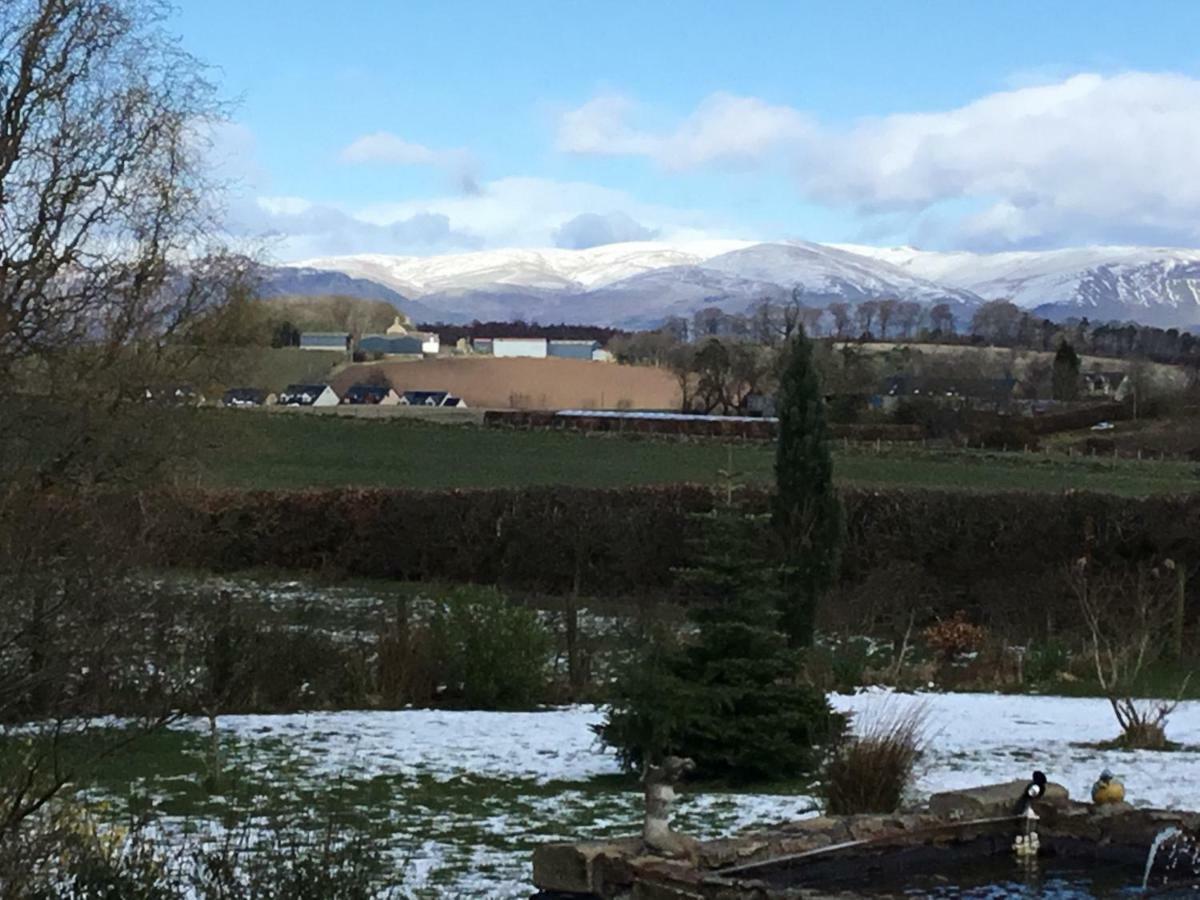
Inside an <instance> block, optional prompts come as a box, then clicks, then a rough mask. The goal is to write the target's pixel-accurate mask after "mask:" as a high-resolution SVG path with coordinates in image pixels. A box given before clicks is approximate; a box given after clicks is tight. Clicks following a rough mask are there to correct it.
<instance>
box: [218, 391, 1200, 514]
mask: <svg viewBox="0 0 1200 900" xmlns="http://www.w3.org/2000/svg"><path fill="white" fill-rule="evenodd" d="M200 415H202V416H203V417H204V428H203V434H204V437H205V443H204V445H203V447H202V448H201V463H202V468H201V472H200V475H199V477H200V479H201V481H202V483H204V484H206V485H209V486H215V487H236V488H262V489H290V490H298V489H303V488H322V487H337V486H358V487H415V488H427V489H433V488H472V487H517V486H523V485H547V484H571V485H577V486H585V487H621V486H627V485H636V484H663V483H671V482H696V483H713V482H715V481H717V480H718V477H719V475H718V473H719V471H720V470H722V469H726V468H728V467H729V466H730V465H731V464H732V467H733V469H734V470H735V471H736V472H738V473H739V475H740V477H741V480H743V481H744V482H746V483H749V484H754V483H768V482H769V481H770V480H771V479H772V477H773V476H772V465H773V462H774V450H773V447H771V446H769V445H765V444H730V443H721V442H716V441H687V442H684V441H674V440H665V439H646V438H632V437H618V436H614V435H584V434H577V433H570V432H544V431H515V430H514V431H509V430H503V429H487V428H481V427H475V426H463V425H458V426H443V425H435V424H429V423H425V422H415V421H405V420H396V419H387V420H380V419H370V420H368V419H350V418H342V417H335V416H320V415H306V414H302V413H301V414H294V415H292V414H264V413H262V412H259V411H251V410H246V411H225V410H221V411H216V410H204V411H202V412H201V413H200ZM835 458H836V474H837V478H838V480H839V481H841V482H842V483H844V484H853V485H864V486H887V485H892V486H905V487H928V488H962V489H969V490H980V491H994V490H1036V491H1060V490H1095V491H1105V492H1110V493H1116V494H1123V495H1127V496H1141V495H1146V494H1152V493H1172V492H1176V493H1178V492H1191V491H1195V490H1200V468H1198V467H1197V466H1196V465H1194V464H1190V463H1180V462H1152V461H1137V460H1112V459H1107V458H1105V459H1100V458H1088V457H1075V458H1072V459H1068V458H1066V457H1064V456H1044V455H1041V454H1036V453H1033V454H1023V453H989V452H982V451H954V452H945V451H933V450H930V451H924V450H921V449H920V448H915V447H914V448H898V447H897V448H884V449H883V450H882V451H881V452H876V451H875V449H874V448H873V447H854V446H851V447H848V448H847V447H839V448H838V449H837V451H836V453H835Z"/></svg>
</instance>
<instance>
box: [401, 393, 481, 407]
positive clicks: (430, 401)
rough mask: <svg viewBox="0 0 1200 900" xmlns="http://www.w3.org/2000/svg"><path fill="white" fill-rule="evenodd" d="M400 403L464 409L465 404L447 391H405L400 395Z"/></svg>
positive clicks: (402, 404)
mask: <svg viewBox="0 0 1200 900" xmlns="http://www.w3.org/2000/svg"><path fill="white" fill-rule="evenodd" d="M400 405H401V406H433V407H441V408H458V409H465V408H466V405H467V404H466V403H464V402H463V401H462V398H461V397H455V396H454V395H452V394H451V393H449V392H448V391H405V392H404V393H403V394H401V395H400Z"/></svg>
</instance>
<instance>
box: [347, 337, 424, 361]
mask: <svg viewBox="0 0 1200 900" xmlns="http://www.w3.org/2000/svg"><path fill="white" fill-rule="evenodd" d="M358 349H359V350H361V351H363V352H364V353H379V354H382V355H383V356H422V355H424V353H425V351H424V344H423V342H422V341H421V338H419V337H418V336H416V335H413V334H405V335H391V334H368V335H364V336H363V338H362V340H360V341H359V342H358Z"/></svg>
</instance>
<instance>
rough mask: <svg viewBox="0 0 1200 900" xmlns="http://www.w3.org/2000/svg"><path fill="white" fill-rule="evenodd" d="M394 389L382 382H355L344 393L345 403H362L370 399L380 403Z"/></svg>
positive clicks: (343, 400) (343, 399)
mask: <svg viewBox="0 0 1200 900" xmlns="http://www.w3.org/2000/svg"><path fill="white" fill-rule="evenodd" d="M391 391H392V389H391V388H390V387H387V386H386V385H382V384H354V385H351V386H350V387H349V388H348V389H347V390H346V392H345V393H344V394H342V402H343V403H362V402H363V401H369V402H372V403H378V402H379V401H381V400H383V399H384V398H385V397H387V395H388V394H390V393H391Z"/></svg>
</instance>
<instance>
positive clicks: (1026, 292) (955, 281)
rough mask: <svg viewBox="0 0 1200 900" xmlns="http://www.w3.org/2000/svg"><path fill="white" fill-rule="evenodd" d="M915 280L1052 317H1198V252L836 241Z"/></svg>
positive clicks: (1168, 322)
mask: <svg viewBox="0 0 1200 900" xmlns="http://www.w3.org/2000/svg"><path fill="white" fill-rule="evenodd" d="M841 246H842V249H844V250H846V251H848V252H851V253H856V254H860V255H863V256H870V257H871V258H873V259H878V260H882V261H884V262H888V263H891V264H893V265H895V266H897V267H898V268H901V269H904V270H905V271H908V272H910V273H912V274H913V275H915V276H918V277H920V278H927V279H929V280H931V281H936V282H938V283H940V284H944V285H950V286H953V287H958V288H962V289H964V290H968V291H971V292H972V293H975V294H977V295H979V296H980V297H983V298H984V299H988V300H991V299H996V298H1005V299H1009V300H1012V301H1013V302H1014V303H1016V304H1017V305H1018V306H1022V307H1024V308H1026V309H1031V310H1036V311H1037V312H1038V313H1039V314H1041V315H1044V316H1046V317H1048V318H1051V319H1064V318H1068V317H1070V316H1087V317H1089V318H1091V319H1095V320H1097V321H1106V320H1109V319H1122V320H1132V321H1137V322H1141V323H1142V324H1146V325H1161V326H1164V327H1169V326H1188V325H1195V324H1197V323H1200V250H1188V249H1178V248H1156V247H1080V248H1073V249H1066V250H1040V251H1017V252H1008V253H969V252H965V251H959V252H949V253H937V252H931V251H927V250H917V249H914V248H912V247H869V246H862V245H841Z"/></svg>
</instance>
